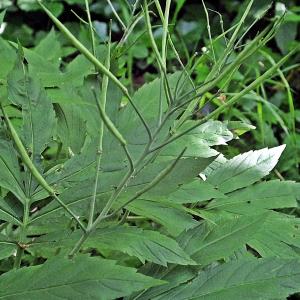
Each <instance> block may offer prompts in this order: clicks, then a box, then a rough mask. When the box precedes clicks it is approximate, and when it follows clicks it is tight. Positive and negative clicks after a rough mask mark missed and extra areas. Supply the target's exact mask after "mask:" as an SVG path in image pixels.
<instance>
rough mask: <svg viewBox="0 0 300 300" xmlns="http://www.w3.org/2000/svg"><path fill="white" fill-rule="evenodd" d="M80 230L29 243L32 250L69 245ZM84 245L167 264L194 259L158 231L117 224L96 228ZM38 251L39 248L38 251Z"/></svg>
mask: <svg viewBox="0 0 300 300" xmlns="http://www.w3.org/2000/svg"><path fill="white" fill-rule="evenodd" d="M80 236H81V233H78V232H76V233H73V234H69V233H67V234H59V233H53V234H50V235H46V236H43V237H41V238H39V239H37V240H36V241H35V243H34V244H32V245H31V246H30V248H31V250H34V251H36V249H37V250H38V249H40V248H42V249H43V247H47V246H48V247H50V248H52V249H53V251H55V247H69V248H70V247H73V245H74V244H75V243H76V241H77V240H78V239H79V238H80ZM84 247H85V248H89V247H91V248H96V249H98V250H99V251H100V252H101V250H104V249H111V250H117V251H121V252H124V253H126V254H128V255H130V256H135V257H137V258H138V259H139V260H140V261H141V262H143V263H145V261H146V260H147V261H151V262H154V263H156V264H159V265H163V266H167V263H174V264H179V265H193V264H195V262H194V261H193V260H192V259H191V258H190V257H189V256H188V255H187V254H186V253H185V252H184V251H183V250H182V249H181V248H180V247H179V245H178V244H177V242H176V241H175V240H173V239H171V238H169V237H167V236H165V235H162V234H160V233H159V232H155V231H151V230H143V229H140V228H138V227H134V226H128V227H126V226H118V227H111V228H104V229H97V230H96V231H95V232H94V233H93V234H91V235H90V237H89V239H88V240H87V241H86V243H85V244H84ZM39 252H40V253H42V252H41V250H39Z"/></svg>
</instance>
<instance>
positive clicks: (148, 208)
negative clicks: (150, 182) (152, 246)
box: [127, 199, 197, 236]
mask: <svg viewBox="0 0 300 300" xmlns="http://www.w3.org/2000/svg"><path fill="white" fill-rule="evenodd" d="M127 208H128V209H129V210H130V211H132V212H133V213H135V214H137V215H139V216H144V217H147V218H149V219H151V220H154V221H155V222H157V223H159V224H161V225H163V226H164V227H165V228H166V230H167V231H168V232H169V233H170V234H171V235H172V236H178V235H179V234H180V233H181V232H182V231H184V230H187V229H189V228H192V227H194V226H195V225H196V224H197V222H196V221H195V220H193V218H192V217H191V216H190V215H189V214H187V213H186V212H185V210H184V209H183V207H182V206H181V205H178V204H175V203H174V204H173V203H172V202H168V201H161V202H159V201H153V200H147V199H139V200H137V201H134V202H132V203H131V204H129V205H128V206H127Z"/></svg>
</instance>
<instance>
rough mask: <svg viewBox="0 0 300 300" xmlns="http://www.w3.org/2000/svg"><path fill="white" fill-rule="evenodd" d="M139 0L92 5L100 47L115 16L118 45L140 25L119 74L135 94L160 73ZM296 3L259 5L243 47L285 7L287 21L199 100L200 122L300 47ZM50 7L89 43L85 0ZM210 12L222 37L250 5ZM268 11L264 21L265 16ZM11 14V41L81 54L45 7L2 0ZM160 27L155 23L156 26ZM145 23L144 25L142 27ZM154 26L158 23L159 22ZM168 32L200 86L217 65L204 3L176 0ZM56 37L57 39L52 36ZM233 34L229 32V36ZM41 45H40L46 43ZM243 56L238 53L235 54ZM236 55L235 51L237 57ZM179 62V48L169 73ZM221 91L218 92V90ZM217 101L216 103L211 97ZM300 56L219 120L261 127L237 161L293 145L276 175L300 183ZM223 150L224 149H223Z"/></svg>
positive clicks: (234, 150) (238, 145) (217, 6)
mask: <svg viewBox="0 0 300 300" xmlns="http://www.w3.org/2000/svg"><path fill="white" fill-rule="evenodd" d="M138 2H139V1H134V0H131V1H129V0H128V1H126V0H118V1H113V0H112V1H106V0H101V1H97V0H96V1H90V4H91V5H90V9H91V13H92V19H93V20H94V22H93V25H94V28H95V31H96V33H97V38H98V40H99V41H100V42H102V43H103V42H105V40H106V39H107V36H108V24H109V20H110V19H113V20H114V22H113V26H112V33H113V40H114V41H120V40H121V39H122V36H123V33H124V31H126V28H129V27H130V25H131V24H133V23H134V22H135V21H137V23H136V24H137V25H136V26H135V28H134V30H133V31H132V33H131V34H130V35H129V37H128V39H127V40H126V42H124V44H123V47H121V48H120V49H119V50H118V53H116V54H115V56H116V57H115V60H114V63H115V67H113V70H114V71H115V73H117V75H118V76H120V77H121V78H122V80H123V82H124V83H125V84H127V85H128V87H129V88H130V89H131V90H135V89H137V88H138V87H139V86H140V85H141V84H143V83H144V82H147V81H149V80H152V79H153V78H154V77H156V76H157V74H158V70H157V68H156V67H155V64H154V61H155V56H154V54H153V53H152V51H151V46H150V41H149V40H148V38H147V35H146V34H145V31H144V26H142V22H143V19H142V18H141V19H139V20H137V18H133V15H132V10H134V8H135V7H137V4H138ZM297 2H298V1H296V0H290V1H289V0H287V1H273V2H271V1H269V0H259V1H255V4H254V5H253V7H252V9H251V12H250V17H248V18H247V20H246V22H245V23H244V28H245V29H246V28H249V29H248V30H247V31H246V32H247V34H245V36H243V37H242V39H241V41H240V44H241V46H242V45H244V44H246V43H247V39H248V38H251V37H252V38H253V37H254V36H255V35H256V34H257V33H258V32H260V31H261V30H262V29H263V28H265V27H266V26H267V25H268V23H269V22H270V21H271V20H272V19H274V18H275V17H276V16H277V17H278V16H281V15H282V14H283V13H284V12H285V10H287V11H286V15H285V19H284V22H283V24H282V25H281V27H280V29H279V30H278V32H277V34H276V37H275V39H274V40H273V41H271V42H270V43H269V44H267V46H266V47H264V49H263V51H260V52H259V53H257V54H256V55H255V56H251V58H250V59H249V60H248V62H247V63H246V64H245V65H243V66H242V67H241V68H240V69H239V71H238V72H237V73H236V74H235V75H234V78H232V80H231V82H230V84H229V85H226V88H225V89H224V90H222V91H219V92H220V93H219V97H217V98H213V95H212V94H210V93H207V94H206V95H204V96H203V98H202V99H201V101H202V103H205V102H206V101H209V104H208V105H205V106H204V107H202V106H201V110H200V109H199V110H198V111H197V112H195V118H201V116H203V115H205V114H206V113H207V112H209V111H211V110H213V109H214V108H215V107H217V106H219V105H222V103H223V102H224V101H226V97H227V96H228V95H232V94H234V93H236V92H238V91H239V90H240V89H241V88H242V87H244V86H245V85H247V84H248V83H250V82H251V81H253V79H255V78H256V77H257V76H259V75H260V74H261V73H263V72H264V71H265V70H266V69H268V68H269V67H270V66H272V64H274V62H275V61H277V60H278V59H279V58H280V57H282V56H283V55H284V54H286V53H288V52H289V51H290V50H291V49H292V48H293V47H295V46H296V45H297V44H299V35H300V31H299V26H300V3H299V2H298V3H297ZM44 3H45V4H46V5H47V6H48V7H49V9H50V10H51V11H52V12H53V13H54V14H55V15H56V16H58V17H59V18H60V20H62V21H63V22H64V23H65V25H66V26H67V27H68V28H69V29H70V30H71V31H72V32H73V33H74V34H75V35H76V36H77V37H78V38H79V39H80V40H81V41H82V42H84V43H85V44H87V45H88V44H90V41H89V30H88V26H87V25H86V24H85V18H86V17H85V16H86V14H85V6H84V1H83V0H64V1H62V0H47V1H44ZM205 3H206V6H207V8H208V9H209V10H208V12H209V20H210V26H211V34H212V36H213V37H217V36H219V35H221V34H222V33H223V32H224V31H225V32H226V30H227V29H229V28H231V27H232V26H234V24H235V22H236V20H237V19H238V18H239V17H240V16H241V14H242V13H243V12H244V10H245V6H246V5H247V1H229V0H224V1H212V0H210V1H205ZM267 9H268V12H267V13H266V14H265V15H264V16H263V17H260V16H262V15H263V14H264V12H265V11H266V10H267ZM2 10H6V17H5V23H3V24H2V26H1V29H0V32H1V36H2V37H3V38H5V39H8V40H12V41H17V39H19V41H20V42H21V44H22V45H23V46H26V47H37V48H38V47H39V48H40V50H41V51H44V52H42V53H44V55H45V56H46V59H47V60H55V59H62V60H63V61H70V60H71V59H72V58H74V56H75V55H76V50H75V49H74V48H73V47H71V45H70V44H69V43H68V42H67V41H66V40H65V39H64V38H63V37H62V36H61V35H60V33H58V32H56V33H54V31H51V29H52V23H51V21H49V20H48V18H47V17H46V16H45V15H44V13H43V12H42V11H41V10H40V8H39V6H38V5H37V4H36V1H35V0H0V11H2ZM152 17H153V22H154V23H153V24H154V35H155V38H157V40H156V42H157V43H158V44H159V43H160V40H161V34H162V28H161V26H160V20H159V18H158V14H157V12H156V11H153V12H152ZM155 22H157V23H155ZM139 23H140V24H139ZM155 24H156V25H155ZM49 31H51V34H52V38H53V41H54V40H56V38H57V37H58V38H59V41H60V43H58V44H57V43H54V42H53V44H52V47H51V49H44V50H43V41H45V39H47V40H48V44H47V45H50V44H51V34H49ZM169 31H170V33H171V36H172V40H173V43H174V45H175V47H176V49H177V52H178V53H179V56H180V59H181V61H182V62H183V63H184V64H185V65H186V66H187V69H189V70H191V77H192V78H193V80H194V82H195V85H196V86H197V85H199V84H201V83H202V82H203V81H204V79H205V78H206V76H207V74H208V72H209V68H210V67H211V65H212V60H213V57H212V53H210V51H208V48H209V37H208V32H207V23H206V16H205V13H204V10H203V6H202V3H201V1H198V0H186V1H185V0H174V1H173V3H172V7H171V22H170V26H169ZM54 34H55V38H54ZM227 35H228V36H229V35H230V33H227ZM41 45H42V46H41ZM225 45H226V35H225V37H222V38H219V39H217V40H216V41H215V42H214V52H215V55H217V56H218V53H222V51H223V50H224V47H225ZM236 51H237V52H238V48H237V49H236ZM232 55H234V54H232ZM177 69H180V65H179V63H178V60H177V59H176V56H175V54H174V52H173V51H169V52H168V70H169V72H174V71H176V70H177ZM217 90H218V87H216V91H217ZM212 98H213V99H212ZM299 99H300V53H298V54H297V55H296V56H293V58H291V59H290V60H289V61H288V63H287V64H286V65H285V66H284V68H283V69H282V70H278V72H277V73H276V74H275V75H274V76H273V77H272V78H271V79H269V80H268V81H266V82H264V83H263V84H262V85H261V86H260V87H259V88H257V89H256V90H255V91H253V92H252V93H249V94H247V95H246V96H244V97H243V99H241V101H240V102H239V105H237V106H235V107H234V108H231V109H230V110H228V111H227V112H226V113H225V114H223V115H222V116H219V117H220V118H223V119H226V120H242V121H244V122H247V123H249V124H252V125H254V126H256V128H257V129H256V130H253V131H251V132H248V133H246V134H245V135H243V136H242V138H240V139H238V140H236V141H235V142H234V143H231V144H230V146H229V147H226V151H227V153H226V154H227V155H228V156H234V155H236V154H238V153H240V152H243V151H247V150H250V149H259V148H262V147H264V146H269V147H271V146H276V145H279V144H282V143H285V144H287V150H286V151H285V152H284V155H283V157H282V159H281V161H280V164H279V165H278V168H277V170H276V174H277V176H278V177H280V178H281V179H283V178H284V179H292V180H299V179H300V175H299V163H300V150H299V149H300V126H299V123H300V104H299ZM223 152H224V151H223Z"/></svg>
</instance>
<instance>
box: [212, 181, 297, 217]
mask: <svg viewBox="0 0 300 300" xmlns="http://www.w3.org/2000/svg"><path fill="white" fill-rule="evenodd" d="M297 187H299V184H298V183H295V182H292V181H279V180H271V181H267V182H262V183H257V184H255V185H253V186H249V187H246V188H244V189H241V190H238V191H235V192H233V193H231V194H230V195H229V196H228V197H227V198H226V199H224V198H222V199H216V200H214V201H212V202H211V203H209V204H208V205H207V206H206V209H219V210H225V211H228V212H232V213H236V214H245V215H251V214H257V213H258V211H259V210H263V209H278V208H287V207H297V199H300V194H299V191H298V190H297Z"/></svg>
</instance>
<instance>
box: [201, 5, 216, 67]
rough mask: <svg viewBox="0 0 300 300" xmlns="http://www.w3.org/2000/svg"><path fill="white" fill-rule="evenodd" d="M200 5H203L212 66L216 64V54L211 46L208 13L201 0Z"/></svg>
mask: <svg viewBox="0 0 300 300" xmlns="http://www.w3.org/2000/svg"><path fill="white" fill-rule="evenodd" d="M202 5H203V8H204V12H205V16H206V28H207V32H208V38H209V43H210V48H211V52H212V54H213V59H214V64H216V62H217V60H216V54H215V50H214V46H213V42H212V37H211V31H210V23H209V15H208V11H207V8H206V5H205V3H204V1H203V0H202Z"/></svg>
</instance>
